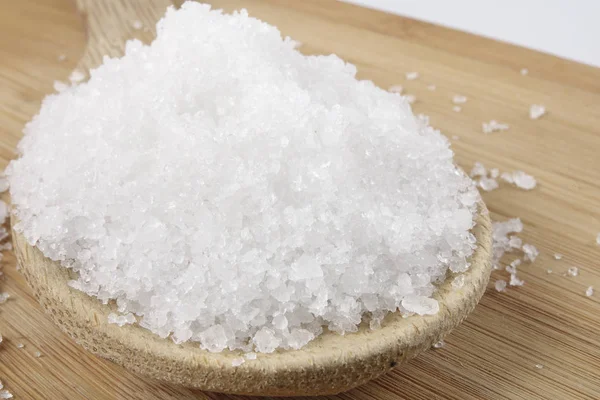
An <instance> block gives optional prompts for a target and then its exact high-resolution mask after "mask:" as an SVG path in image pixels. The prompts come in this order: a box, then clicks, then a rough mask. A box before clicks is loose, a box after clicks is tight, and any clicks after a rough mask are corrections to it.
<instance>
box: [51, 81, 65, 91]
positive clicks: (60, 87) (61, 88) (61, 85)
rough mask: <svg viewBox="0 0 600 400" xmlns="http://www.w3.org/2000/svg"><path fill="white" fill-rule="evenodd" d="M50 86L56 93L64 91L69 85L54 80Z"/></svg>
mask: <svg viewBox="0 0 600 400" xmlns="http://www.w3.org/2000/svg"><path fill="white" fill-rule="evenodd" d="M52 86H53V87H54V90H56V91H57V92H58V93H60V92H62V91H65V90H67V89H68V88H69V85H67V84H66V83H64V82H61V81H54V84H53V85H52Z"/></svg>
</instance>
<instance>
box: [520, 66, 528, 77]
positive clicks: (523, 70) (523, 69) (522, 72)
mask: <svg viewBox="0 0 600 400" xmlns="http://www.w3.org/2000/svg"><path fill="white" fill-rule="evenodd" d="M528 73H529V70H528V69H527V68H522V69H521V75H523V76H525V75H527V74H528Z"/></svg>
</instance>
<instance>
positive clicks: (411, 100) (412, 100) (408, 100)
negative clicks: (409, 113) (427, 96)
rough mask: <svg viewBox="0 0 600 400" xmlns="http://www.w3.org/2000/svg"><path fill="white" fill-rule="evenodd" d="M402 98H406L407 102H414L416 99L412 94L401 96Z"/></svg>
mask: <svg viewBox="0 0 600 400" xmlns="http://www.w3.org/2000/svg"><path fill="white" fill-rule="evenodd" d="M402 98H403V99H405V100H406V102H407V103H408V104H414V103H415V101H417V96H415V95H414V94H407V95H406V96H402Z"/></svg>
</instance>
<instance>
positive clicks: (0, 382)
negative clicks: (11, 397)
mask: <svg viewBox="0 0 600 400" xmlns="http://www.w3.org/2000/svg"><path fill="white" fill-rule="evenodd" d="M0 389H4V384H3V383H2V381H0Z"/></svg>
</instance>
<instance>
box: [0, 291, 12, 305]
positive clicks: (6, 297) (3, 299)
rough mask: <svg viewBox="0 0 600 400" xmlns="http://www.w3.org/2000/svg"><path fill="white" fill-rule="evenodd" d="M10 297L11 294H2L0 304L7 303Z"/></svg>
mask: <svg viewBox="0 0 600 400" xmlns="http://www.w3.org/2000/svg"><path fill="white" fill-rule="evenodd" d="M9 297H10V294H8V293H7V292H4V293H0V304H2V303H6V301H7V300H8V298H9Z"/></svg>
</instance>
